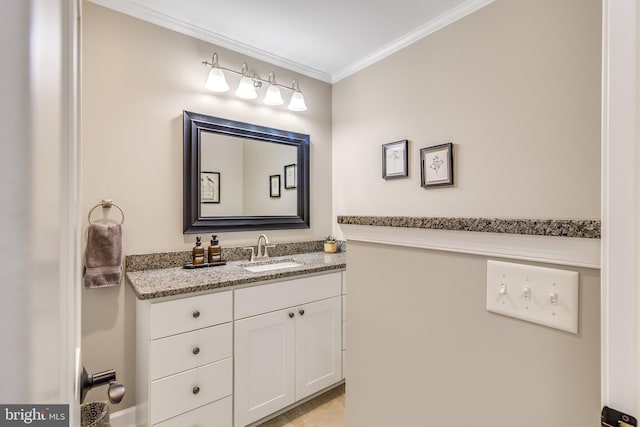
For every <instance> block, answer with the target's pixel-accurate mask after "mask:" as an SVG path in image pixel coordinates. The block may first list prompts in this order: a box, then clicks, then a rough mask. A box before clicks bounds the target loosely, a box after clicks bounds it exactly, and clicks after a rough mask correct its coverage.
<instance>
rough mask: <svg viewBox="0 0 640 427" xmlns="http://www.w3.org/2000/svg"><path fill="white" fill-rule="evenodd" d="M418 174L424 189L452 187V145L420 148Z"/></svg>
mask: <svg viewBox="0 0 640 427" xmlns="http://www.w3.org/2000/svg"><path fill="white" fill-rule="evenodd" d="M420 172H421V174H420V175H421V184H422V186H423V187H425V188H428V187H442V186H445V185H453V144H452V143H451V142H449V143H446V144H441V145H434V146H433V147H427V148H421V149H420Z"/></svg>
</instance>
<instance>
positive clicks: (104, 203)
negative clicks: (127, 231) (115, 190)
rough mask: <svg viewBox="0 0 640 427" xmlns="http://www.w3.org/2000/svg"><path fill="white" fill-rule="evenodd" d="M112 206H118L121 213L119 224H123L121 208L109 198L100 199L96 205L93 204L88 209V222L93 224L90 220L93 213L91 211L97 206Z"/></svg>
mask: <svg viewBox="0 0 640 427" xmlns="http://www.w3.org/2000/svg"><path fill="white" fill-rule="evenodd" d="M112 206H115V207H116V208H118V210H119V211H120V213H121V214H122V221H120V224H124V211H123V210H122V208H121V207H120V206H118V205H116V204H115V203H113V201H112V200H111V199H102V202H101V203H99V204H97V205H95V206H94V207H92V208H91V210H90V211H89V215H87V219H88V220H89V224H93V223H92V222H91V214H92V213H93V211H95V210H96V209H97V208H99V207H103V208H107V209H109V208H110V207H112Z"/></svg>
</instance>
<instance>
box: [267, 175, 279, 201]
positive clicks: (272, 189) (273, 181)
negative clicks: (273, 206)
mask: <svg viewBox="0 0 640 427" xmlns="http://www.w3.org/2000/svg"><path fill="white" fill-rule="evenodd" d="M269 197H280V175H271V176H270V177H269Z"/></svg>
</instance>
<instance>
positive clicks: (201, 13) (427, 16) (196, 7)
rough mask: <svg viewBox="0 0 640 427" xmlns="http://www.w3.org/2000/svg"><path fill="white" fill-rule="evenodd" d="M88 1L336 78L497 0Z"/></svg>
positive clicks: (299, 69)
mask: <svg viewBox="0 0 640 427" xmlns="http://www.w3.org/2000/svg"><path fill="white" fill-rule="evenodd" d="M90 1H92V2H93V3H96V4H99V5H102V6H105V7H108V8H111V9H115V10H117V11H120V12H122V13H126V14H128V15H132V16H135V17H137V18H140V19H143V20H146V21H149V22H153V23H155V24H158V25H161V26H163V27H166V28H170V29H172V30H175V31H179V32H181V33H184V34H188V35H190V36H193V37H196V38H199V39H202V40H206V41H208V42H211V43H213V44H216V45H219V46H222V47H225V48H228V49H231V50H234V51H237V52H240V53H243V54H246V55H248V56H251V57H254V58H257V59H261V60H264V61H268V62H271V63H273V64H275V65H279V66H282V67H285V68H288V69H290V70H293V71H296V72H299V73H301V74H305V75H307V76H310V77H314V78H317V79H320V80H323V81H327V82H330V83H333V82H336V81H338V80H340V79H342V78H344V77H347V76H348V75H350V74H352V73H354V72H356V71H358V70H360V69H362V68H364V67H366V66H368V65H370V64H372V63H374V62H376V61H378V60H380V59H382V58H384V57H385V56H387V55H389V54H391V53H393V52H395V51H396V50H398V49H400V48H402V47H404V46H407V45H409V44H411V43H413V42H415V41H416V40H419V39H421V38H423V37H425V36H427V35H429V34H431V33H433V32H434V31H437V30H439V29H440V28H442V27H444V26H446V25H449V24H450V23H452V22H455V21H456V20H458V19H460V18H462V17H464V16H466V15H468V14H470V13H472V12H474V11H476V10H477V9H479V8H481V7H483V6H485V5H487V4H489V3H491V2H492V1H494V0H323V1H310V0H90ZM222 61H223V59H221V62H222Z"/></svg>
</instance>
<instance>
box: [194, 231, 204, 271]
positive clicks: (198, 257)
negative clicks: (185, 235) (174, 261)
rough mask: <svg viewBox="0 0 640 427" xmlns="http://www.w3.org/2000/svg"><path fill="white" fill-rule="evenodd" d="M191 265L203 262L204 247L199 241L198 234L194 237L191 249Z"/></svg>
mask: <svg viewBox="0 0 640 427" xmlns="http://www.w3.org/2000/svg"><path fill="white" fill-rule="evenodd" d="M192 257H193V265H198V264H204V248H203V247H202V246H201V243H200V236H197V237H196V245H195V246H194V247H193V251H192Z"/></svg>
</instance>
